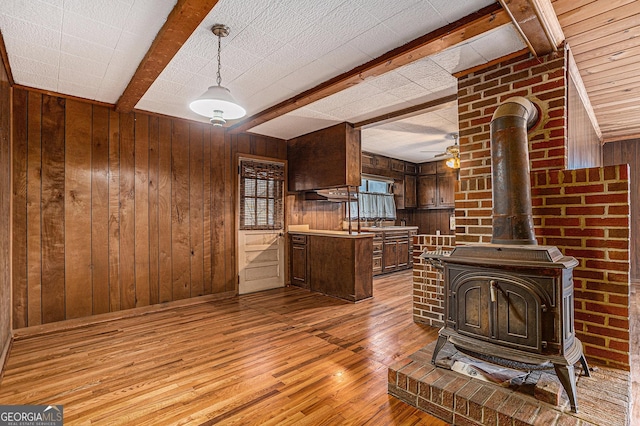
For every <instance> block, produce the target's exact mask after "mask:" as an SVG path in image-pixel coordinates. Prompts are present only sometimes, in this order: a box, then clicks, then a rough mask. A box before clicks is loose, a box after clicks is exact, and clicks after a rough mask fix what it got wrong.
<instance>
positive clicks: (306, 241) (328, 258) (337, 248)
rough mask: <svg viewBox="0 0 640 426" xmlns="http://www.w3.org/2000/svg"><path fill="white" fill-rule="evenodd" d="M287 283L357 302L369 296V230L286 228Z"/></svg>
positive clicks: (371, 277) (371, 275) (370, 269)
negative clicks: (288, 239) (356, 232)
mask: <svg viewBox="0 0 640 426" xmlns="http://www.w3.org/2000/svg"><path fill="white" fill-rule="evenodd" d="M289 234H290V235H291V252H290V253H291V265H290V274H291V284H294V285H299V286H300V287H303V288H307V289H309V290H311V291H315V292H319V293H323V294H326V295H328V296H333V297H338V298H340V299H344V300H348V301H351V302H357V301H358V300H363V299H367V298H369V297H372V296H373V265H372V263H371V262H372V259H373V253H372V248H373V245H372V240H373V238H372V237H373V235H371V234H354V233H351V234H350V233H348V232H346V231H307V232H298V231H296V232H289Z"/></svg>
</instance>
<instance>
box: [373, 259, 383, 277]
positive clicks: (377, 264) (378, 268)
mask: <svg viewBox="0 0 640 426" xmlns="http://www.w3.org/2000/svg"><path fill="white" fill-rule="evenodd" d="M381 272H382V256H374V257H373V274H374V275H376V274H379V273H381Z"/></svg>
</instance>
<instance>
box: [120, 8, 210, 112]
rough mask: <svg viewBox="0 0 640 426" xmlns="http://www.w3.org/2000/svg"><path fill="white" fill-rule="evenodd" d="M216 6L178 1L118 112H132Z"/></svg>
mask: <svg viewBox="0 0 640 426" xmlns="http://www.w3.org/2000/svg"><path fill="white" fill-rule="evenodd" d="M217 3H218V0H178V2H177V3H176V5H175V6H174V7H173V10H172V11H171V13H169V16H167V20H166V22H165V23H164V25H163V26H162V28H160V31H158V34H157V35H156V38H155V39H154V40H153V43H151V47H149V50H148V51H147V53H146V55H144V58H142V61H140V64H139V65H138V69H137V70H136V72H135V74H133V77H131V80H130V81H129V84H128V85H127V88H126V89H124V92H123V93H122V95H121V96H120V99H118V102H116V111H118V112H123V113H128V112H131V111H132V110H133V108H134V107H135V106H136V104H137V103H138V101H139V100H140V99H141V98H142V97H143V96H144V94H145V93H146V92H147V90H148V89H149V87H151V85H152V84H153V82H154V81H155V80H156V78H158V76H159V75H160V73H161V72H162V70H164V68H165V67H166V66H167V65H168V64H169V62H171V59H173V57H174V56H175V54H176V53H178V50H180V48H181V47H182V45H183V44H184V43H185V42H186V41H187V39H188V38H189V37H190V36H191V34H193V32H194V31H195V30H196V28H198V25H200V23H201V22H202V21H203V20H204V18H205V17H206V16H207V15H208V14H209V12H211V9H213V7H214V6H215V5H216V4H217Z"/></svg>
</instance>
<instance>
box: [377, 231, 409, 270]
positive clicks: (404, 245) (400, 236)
mask: <svg viewBox="0 0 640 426" xmlns="http://www.w3.org/2000/svg"><path fill="white" fill-rule="evenodd" d="M382 256H383V258H384V266H383V268H382V272H392V271H397V270H399V269H406V268H407V266H408V265H409V233H408V232H407V231H402V232H400V231H394V232H385V233H384V249H383V254H382Z"/></svg>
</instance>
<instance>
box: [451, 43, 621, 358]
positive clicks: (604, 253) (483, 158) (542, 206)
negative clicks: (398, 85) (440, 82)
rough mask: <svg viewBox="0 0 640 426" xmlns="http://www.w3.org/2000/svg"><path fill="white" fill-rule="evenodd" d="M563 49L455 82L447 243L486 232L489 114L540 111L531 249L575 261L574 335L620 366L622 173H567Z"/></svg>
mask: <svg viewBox="0 0 640 426" xmlns="http://www.w3.org/2000/svg"><path fill="white" fill-rule="evenodd" d="M566 88H567V52H566V51H563V50H562V49H561V50H560V51H559V52H558V53H557V54H551V55H548V56H546V57H543V58H535V57H533V56H532V55H530V54H528V53H526V54H523V55H520V56H517V57H515V58H510V59H505V60H504V61H502V62H500V63H497V64H494V65H491V66H489V67H486V68H484V69H481V70H475V71H473V72H470V73H467V74H465V75H462V76H460V77H459V79H458V120H459V129H460V146H461V162H462V166H461V171H460V182H459V187H458V191H457V192H456V235H455V241H456V244H467V243H488V242H490V241H491V235H492V228H491V225H492V219H491V207H492V193H491V148H490V134H489V123H490V121H491V117H492V115H493V112H494V111H495V109H496V108H497V106H498V105H500V104H501V103H502V102H504V101H505V100H506V99H508V98H509V97H512V96H525V97H527V98H529V99H531V100H532V101H533V102H534V103H536V105H537V106H538V107H539V108H540V112H541V119H540V123H539V124H538V125H536V127H535V128H534V129H533V130H532V131H531V132H530V133H529V141H530V142H529V143H530V147H529V155H530V168H531V175H532V192H533V194H532V195H533V204H534V211H533V213H534V222H535V227H536V229H535V231H536V237H537V238H538V242H539V243H540V244H544V245H555V246H557V247H558V248H559V249H560V250H561V251H562V252H563V253H565V254H566V255H569V256H574V257H576V258H577V259H578V261H579V262H580V264H579V266H578V267H577V268H576V269H575V270H574V288H575V308H576V311H575V315H576V322H575V324H576V333H577V336H578V338H579V339H581V340H582V342H583V344H584V348H585V354H586V356H587V358H588V359H589V360H590V361H594V362H598V363H602V364H606V365H610V366H613V367H617V368H621V369H626V370H628V369H629V239H628V238H629V199H628V196H629V194H628V180H629V178H628V172H627V169H626V167H625V166H612V167H603V168H590V169H580V170H565V169H566V167H567V164H568V162H567V151H568V150H567V132H566V124H567V119H566V117H567V89H566Z"/></svg>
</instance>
